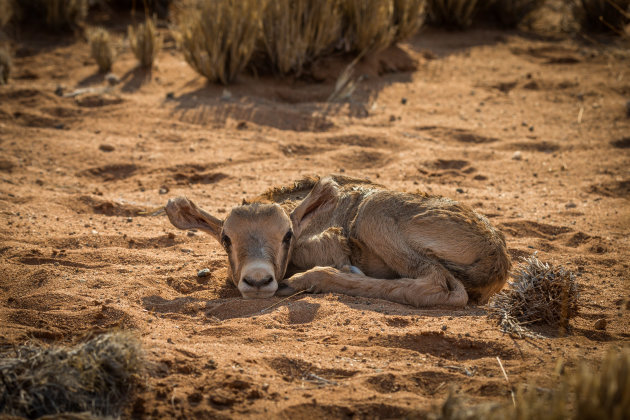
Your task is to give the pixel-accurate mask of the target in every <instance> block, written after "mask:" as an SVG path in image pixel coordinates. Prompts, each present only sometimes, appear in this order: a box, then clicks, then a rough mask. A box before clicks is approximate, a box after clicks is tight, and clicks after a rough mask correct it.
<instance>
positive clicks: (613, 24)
mask: <svg viewBox="0 0 630 420" xmlns="http://www.w3.org/2000/svg"><path fill="white" fill-rule="evenodd" d="M573 16H574V17H575V19H576V20H577V21H578V22H579V23H580V26H581V27H582V29H583V30H586V31H612V32H616V33H621V32H622V31H623V29H624V26H625V25H626V24H627V23H628V22H630V0H575V2H574V4H573Z"/></svg>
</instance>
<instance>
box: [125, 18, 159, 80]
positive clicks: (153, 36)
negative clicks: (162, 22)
mask: <svg viewBox="0 0 630 420" xmlns="http://www.w3.org/2000/svg"><path fill="white" fill-rule="evenodd" d="M128 34H129V43H130V45H131V50H132V51H133V54H134V55H135V56H136V58H137V59H138V61H139V62H140V66H142V67H145V68H150V67H152V66H153V61H154V60H155V57H156V56H157V53H158V51H159V50H160V47H161V46H162V42H161V39H160V37H159V35H158V33H157V27H156V23H155V19H150V18H147V19H146V21H145V23H142V24H140V25H138V27H137V28H134V27H133V26H129V28H128Z"/></svg>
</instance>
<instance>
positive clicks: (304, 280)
mask: <svg viewBox="0 0 630 420" xmlns="http://www.w3.org/2000/svg"><path fill="white" fill-rule="evenodd" d="M284 285H285V287H284V288H281V289H279V290H278V295H289V294H292V293H295V292H297V291H301V290H309V291H311V292H314V293H343V294H346V295H350V296H363V297H370V298H378V299H385V300H390V301H393V302H398V303H403V304H406V305H413V306H417V307H422V306H433V305H449V306H465V305H466V302H467V301H468V294H467V293H466V289H464V285H463V284H462V282H461V281H459V280H457V279H456V278H454V277H453V276H452V275H451V274H450V273H449V272H448V271H447V270H446V269H444V268H442V267H440V266H439V265H433V266H428V267H425V270H424V273H423V275H421V276H419V277H417V278H399V279H388V280H385V279H376V278H372V277H366V276H364V275H362V274H354V273H348V272H343V271H341V270H338V269H336V268H332V267H315V268H312V269H310V270H308V271H306V272H303V273H298V274H295V275H293V276H292V277H290V278H288V279H286V280H284Z"/></svg>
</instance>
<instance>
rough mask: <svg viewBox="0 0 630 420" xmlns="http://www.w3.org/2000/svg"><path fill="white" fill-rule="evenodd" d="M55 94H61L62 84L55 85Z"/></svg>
mask: <svg viewBox="0 0 630 420" xmlns="http://www.w3.org/2000/svg"><path fill="white" fill-rule="evenodd" d="M55 95H57V96H63V86H57V89H55Z"/></svg>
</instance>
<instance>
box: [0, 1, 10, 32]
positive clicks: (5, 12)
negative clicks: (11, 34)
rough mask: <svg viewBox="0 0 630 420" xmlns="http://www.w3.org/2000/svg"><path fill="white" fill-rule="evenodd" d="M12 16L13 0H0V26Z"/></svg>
mask: <svg viewBox="0 0 630 420" xmlns="http://www.w3.org/2000/svg"><path fill="white" fill-rule="evenodd" d="M12 17H13V0H0V28H2V27H3V26H5V25H6V24H7V23H9V21H10V20H11V18H12Z"/></svg>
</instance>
